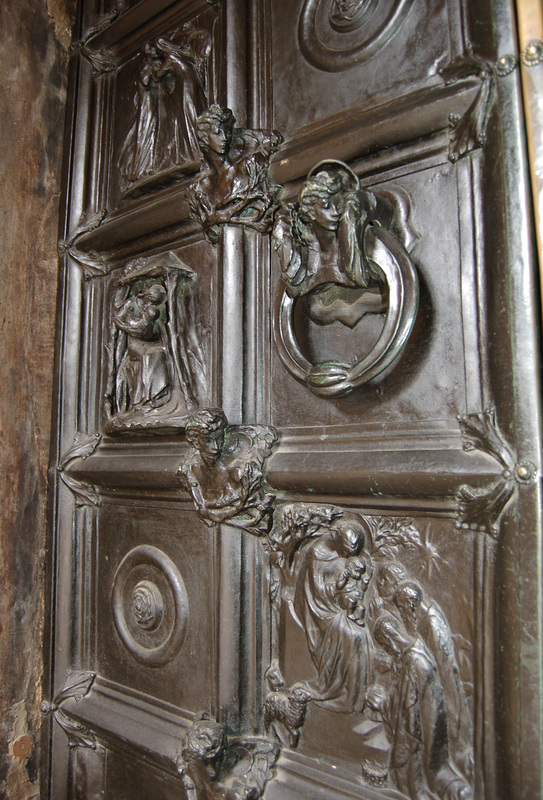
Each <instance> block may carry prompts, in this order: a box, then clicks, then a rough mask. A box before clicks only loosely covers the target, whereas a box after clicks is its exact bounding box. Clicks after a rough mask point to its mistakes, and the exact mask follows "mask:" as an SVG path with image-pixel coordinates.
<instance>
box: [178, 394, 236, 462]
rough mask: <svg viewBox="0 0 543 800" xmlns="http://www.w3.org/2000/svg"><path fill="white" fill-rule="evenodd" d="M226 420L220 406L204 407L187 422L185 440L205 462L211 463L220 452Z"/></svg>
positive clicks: (217, 457) (216, 458)
mask: <svg viewBox="0 0 543 800" xmlns="http://www.w3.org/2000/svg"><path fill="white" fill-rule="evenodd" d="M227 424H228V423H227V420H226V416H225V414H224V411H223V410H222V409H221V408H206V409H204V410H203V411H199V412H198V414H194V416H192V417H191V418H190V419H189V421H188V422H187V427H186V430H185V435H186V437H187V442H188V443H189V444H190V445H191V446H192V447H194V448H195V449H196V450H198V451H199V452H200V455H201V456H202V458H203V460H204V461H205V462H206V463H207V464H213V463H214V462H215V461H217V460H218V459H219V457H220V455H221V453H222V448H223V446H224V436H225V432H226V427H227Z"/></svg>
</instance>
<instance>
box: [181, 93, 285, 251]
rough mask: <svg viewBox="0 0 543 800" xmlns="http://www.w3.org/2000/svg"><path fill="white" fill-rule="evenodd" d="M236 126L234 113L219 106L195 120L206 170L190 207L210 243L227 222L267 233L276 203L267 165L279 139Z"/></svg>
mask: <svg viewBox="0 0 543 800" xmlns="http://www.w3.org/2000/svg"><path fill="white" fill-rule="evenodd" d="M234 125H235V119H234V115H233V114H232V111H231V110H230V109H229V108H224V107H223V106H219V105H217V104H214V105H212V106H211V107H210V108H208V109H207V110H206V111H204V112H203V113H202V114H201V115H200V116H199V117H198V120H197V133H198V141H199V143H200V149H201V151H202V154H203V160H204V166H203V168H202V170H201V172H200V174H199V176H198V178H197V180H196V182H195V183H194V185H193V186H192V187H191V200H190V203H191V208H192V211H193V214H194V216H195V217H196V218H197V219H198V220H199V221H200V222H201V224H202V227H203V229H204V231H205V234H206V236H207V238H208V239H209V240H210V241H211V242H217V241H218V238H219V231H220V226H221V225H223V224H225V223H229V224H231V225H246V226H248V227H250V228H253V229H254V230H256V231H260V232H261V233H267V232H268V231H269V230H270V228H271V225H272V219H273V212H274V210H275V208H276V205H277V196H278V193H279V187H278V186H274V185H272V184H271V183H270V180H269V177H268V166H269V159H270V156H271V155H272V153H274V152H275V151H276V150H277V148H278V147H279V145H280V143H281V142H282V141H283V139H282V136H281V135H280V134H279V133H277V131H264V130H252V129H249V128H236V127H234Z"/></svg>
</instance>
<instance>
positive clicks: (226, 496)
mask: <svg viewBox="0 0 543 800" xmlns="http://www.w3.org/2000/svg"><path fill="white" fill-rule="evenodd" d="M186 437H187V441H188V443H189V444H190V446H191V448H192V451H191V452H190V453H189V455H187V457H186V458H185V460H184V462H183V463H182V464H181V466H180V467H179V470H178V476H179V479H180V481H181V483H182V484H183V486H184V487H185V488H186V489H187V490H188V491H189V492H190V494H191V496H192V499H193V502H194V506H195V509H196V512H197V514H198V516H199V517H200V518H201V519H202V520H203V521H204V522H205V523H206V524H208V525H214V524H217V523H226V524H228V525H231V526H233V527H235V528H240V529H241V530H244V531H247V532H248V533H252V534H254V535H256V536H264V535H266V534H267V533H268V531H269V530H270V527H271V523H272V515H273V501H274V496H273V495H271V494H267V493H266V492H265V491H264V487H263V466H264V462H265V460H266V459H267V457H268V456H269V455H270V453H271V449H272V446H273V443H274V442H275V441H276V439H277V434H276V432H275V431H274V429H273V428H270V427H266V426H264V425H228V422H227V419H226V417H225V415H224V412H223V411H222V410H221V409H217V408H215V409H205V410H203V411H201V412H200V413H198V414H196V415H194V416H192V417H191V418H190V420H189V421H188V423H187V426H186Z"/></svg>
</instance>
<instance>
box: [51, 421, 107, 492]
mask: <svg viewBox="0 0 543 800" xmlns="http://www.w3.org/2000/svg"><path fill="white" fill-rule="evenodd" d="M101 441H102V435H101V434H100V433H95V434H86V433H76V435H75V437H74V443H73V445H72V446H71V448H70V449H69V450H68V452H67V453H64V455H63V456H62V458H61V459H60V463H59V466H58V472H59V475H60V478H61V480H62V482H63V483H64V484H65V485H66V486H67V487H68V489H69V490H70V491H71V492H72V494H73V496H74V500H75V505H76V506H78V507H81V506H94V507H98V506H99V505H100V504H101V502H102V501H101V498H100V495H99V494H98V490H97V488H96V486H93V485H92V484H90V483H86V482H84V481H80V480H78V479H77V478H75V477H74V476H73V475H71V474H70V464H71V463H72V462H73V461H77V460H79V459H81V460H82V461H84V460H85V459H86V458H88V457H89V456H91V455H92V454H93V453H94V452H95V451H96V449H97V447H98V446H99V444H100V442H101Z"/></svg>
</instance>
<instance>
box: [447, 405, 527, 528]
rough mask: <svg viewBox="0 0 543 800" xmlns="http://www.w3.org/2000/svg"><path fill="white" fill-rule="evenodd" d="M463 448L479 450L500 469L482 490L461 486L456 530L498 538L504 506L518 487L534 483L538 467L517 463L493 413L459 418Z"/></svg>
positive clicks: (492, 410)
mask: <svg viewBox="0 0 543 800" xmlns="http://www.w3.org/2000/svg"><path fill="white" fill-rule="evenodd" d="M458 423H459V425H460V430H461V432H462V446H463V449H464V450H465V451H466V452H469V451H471V450H481V451H483V452H484V453H487V454H488V455H490V456H492V458H494V459H496V461H498V463H499V464H501V466H502V467H503V472H502V475H501V477H500V478H499V479H498V480H497V481H496V482H495V483H493V484H492V485H490V486H487V487H484V488H482V489H474V488H473V487H471V486H466V485H464V486H461V487H460V489H459V490H458V493H457V501H458V510H457V516H456V519H457V522H456V526H457V528H468V529H471V530H474V531H481V532H483V533H489V534H490V535H492V536H498V534H499V529H500V522H501V518H502V515H503V512H504V510H505V507H506V505H507V503H508V502H509V500H510V499H511V497H512V496H513V494H514V493H515V492H516V490H517V489H518V487H519V486H522V485H527V484H531V483H533V482H534V481H535V480H536V477H537V468H536V466H535V465H534V464H532V462H531V461H517V460H516V458H515V455H514V453H513V451H512V450H511V447H510V446H509V444H508V443H507V441H506V440H505V438H504V436H503V434H502V433H501V431H500V429H499V428H498V426H497V424H496V412H495V409H494V408H489V409H487V410H486V411H483V412H482V413H476V414H467V415H466V416H459V417H458Z"/></svg>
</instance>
